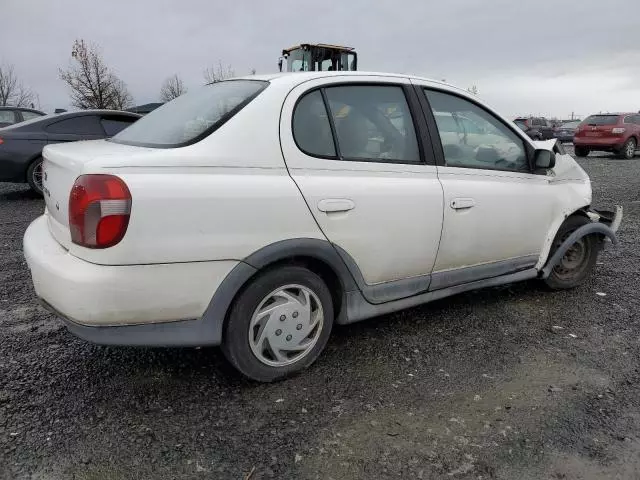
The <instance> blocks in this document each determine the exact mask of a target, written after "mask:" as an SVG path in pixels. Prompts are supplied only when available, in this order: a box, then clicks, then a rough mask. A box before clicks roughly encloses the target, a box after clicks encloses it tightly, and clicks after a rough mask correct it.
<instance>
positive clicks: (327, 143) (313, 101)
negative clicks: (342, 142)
mask: <svg viewBox="0 0 640 480" xmlns="http://www.w3.org/2000/svg"><path fill="white" fill-rule="evenodd" d="M293 138H294V139H295V141H296V144H297V145H298V148H299V149H300V150H302V151H303V152H305V153H307V154H309V155H314V156H317V157H329V158H337V157H336V147H335V145H334V143H333V136H332V135H331V125H330V123H329V115H327V109H326V108H325V105H324V100H323V99H322V93H321V92H320V90H314V91H313V92H311V93H308V94H306V95H305V96H304V97H302V98H301V99H300V101H299V102H298V104H297V105H296V109H295V112H294V113H293Z"/></svg>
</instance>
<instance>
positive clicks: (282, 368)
mask: <svg viewBox="0 0 640 480" xmlns="http://www.w3.org/2000/svg"><path fill="white" fill-rule="evenodd" d="M333 315H334V314H333V304H332V300H331V293H330V292H329V289H328V288H327V286H326V284H325V283H324V281H323V280H322V279H321V278H320V277H319V276H318V275H316V274H315V273H313V272H311V271H310V270H307V269H306V268H302V267H296V266H290V267H281V268H277V269H274V270H270V271H267V272H265V273H263V274H261V275H259V276H258V277H256V278H255V279H254V280H253V281H252V282H251V283H250V284H249V286H248V287H247V288H245V289H244V290H243V291H242V293H241V294H240V296H239V297H238V298H237V299H236V301H235V302H234V304H233V306H232V309H231V314H230V316H229V318H228V324H227V325H226V330H225V333H224V338H223V343H222V351H223V352H224V354H225V356H226V357H227V359H228V360H229V362H231V364H233V366H235V367H236V368H237V369H238V370H240V372H242V373H243V374H244V375H246V376H247V377H249V378H251V379H253V380H257V381H260V382H271V381H273V380H277V379H279V378H283V377H286V376H288V375H291V374H293V373H295V372H298V371H300V370H303V369H305V368H307V367H308V366H309V365H311V364H312V363H313V362H314V361H315V360H316V358H317V357H318V356H319V355H320V353H321V352H322V350H323V349H324V347H325V345H326V344H327V341H328V339H329V335H330V333H331V328H332V326H333Z"/></svg>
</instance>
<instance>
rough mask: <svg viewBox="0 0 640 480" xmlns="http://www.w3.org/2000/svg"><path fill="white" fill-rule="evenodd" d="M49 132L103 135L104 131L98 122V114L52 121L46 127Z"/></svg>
mask: <svg viewBox="0 0 640 480" xmlns="http://www.w3.org/2000/svg"><path fill="white" fill-rule="evenodd" d="M46 130H47V132H48V133H59V134H71V135H102V136H104V131H103V130H102V127H101V126H100V124H99V123H98V117H97V116H96V115H81V116H79V117H72V118H67V119H64V120H60V121H59V122H55V123H51V124H49V126H48V127H47V128H46Z"/></svg>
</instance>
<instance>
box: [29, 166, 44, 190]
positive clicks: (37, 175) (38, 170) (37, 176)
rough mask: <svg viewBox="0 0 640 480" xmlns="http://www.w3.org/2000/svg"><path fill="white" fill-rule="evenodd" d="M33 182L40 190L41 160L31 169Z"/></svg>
mask: <svg viewBox="0 0 640 480" xmlns="http://www.w3.org/2000/svg"><path fill="white" fill-rule="evenodd" d="M31 176H32V178H33V183H34V184H35V185H36V186H37V187H38V188H39V189H40V190H42V162H40V163H38V165H36V166H35V167H34V169H33V174H32V175H31Z"/></svg>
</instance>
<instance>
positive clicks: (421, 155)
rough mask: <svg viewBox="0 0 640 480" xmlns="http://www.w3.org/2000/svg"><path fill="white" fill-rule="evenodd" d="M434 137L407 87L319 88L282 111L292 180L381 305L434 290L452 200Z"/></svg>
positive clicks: (301, 92) (373, 82) (383, 83)
mask: <svg viewBox="0 0 640 480" xmlns="http://www.w3.org/2000/svg"><path fill="white" fill-rule="evenodd" d="M425 130H426V125H425V120H424V116H423V115H422V113H421V110H420V105H419V103H418V100H417V95H416V94H415V92H414V91H413V89H412V88H411V85H410V82H409V81H408V80H405V79H400V78H394V79H391V80H390V79H389V78H387V77H373V76H368V77H362V79H358V78H357V77H349V79H348V80H347V79H345V78H344V77H342V78H341V77H334V78H331V79H320V80H314V81H311V82H307V83H304V84H303V85H301V86H299V87H297V88H296V89H294V90H293V91H292V92H291V93H290V94H289V96H288V97H287V99H286V100H285V103H284V106H283V110H282V116H281V124H280V134H281V145H282V151H283V154H284V158H285V161H286V164H287V167H288V169H289V172H290V174H291V177H292V178H293V179H294V181H295V182H296V184H297V185H298V187H299V189H300V191H301V192H302V194H303V196H304V198H305V200H306V202H307V204H308V206H309V209H310V211H311V213H312V214H313V216H314V218H315V219H316V221H317V223H318V225H319V226H320V228H321V229H322V231H323V233H324V235H325V236H326V237H327V239H328V240H329V241H330V242H331V243H332V244H333V245H334V246H335V247H336V249H337V250H338V252H339V253H340V255H341V256H342V258H343V259H344V260H345V263H346V264H347V266H348V267H349V268H350V270H351V271H352V273H354V277H356V281H358V283H359V284H360V287H361V289H362V290H363V293H364V294H365V298H367V299H368V300H369V301H371V302H373V303H381V302H383V301H389V300H394V299H397V298H402V297H407V296H410V295H413V294H417V293H420V292H422V291H426V290H427V289H428V286H429V282H430V273H431V271H432V269H433V265H434V262H435V259H436V254H437V251H438V244H439V241H440V235H441V228H442V209H443V203H442V198H443V197H442V186H441V184H440V182H439V181H438V178H437V170H436V166H435V164H434V159H433V153H432V149H431V147H430V146H429V147H428V148H424V147H423V144H422V141H421V140H420V133H421V132H423V131H425ZM367 293H368V294H367Z"/></svg>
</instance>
